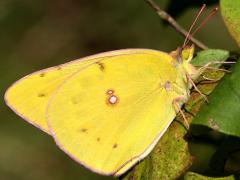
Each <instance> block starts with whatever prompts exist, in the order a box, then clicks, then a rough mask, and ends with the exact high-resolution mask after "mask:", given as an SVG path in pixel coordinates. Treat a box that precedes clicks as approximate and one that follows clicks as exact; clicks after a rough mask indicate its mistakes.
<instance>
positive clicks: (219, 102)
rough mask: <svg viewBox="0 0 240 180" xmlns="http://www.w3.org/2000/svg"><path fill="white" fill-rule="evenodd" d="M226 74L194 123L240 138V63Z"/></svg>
mask: <svg viewBox="0 0 240 180" xmlns="http://www.w3.org/2000/svg"><path fill="white" fill-rule="evenodd" d="M231 71H232V72H231V73H228V74H226V75H225V76H224V77H223V79H222V81H221V82H220V83H219V84H218V85H217V87H216V88H215V89H214V91H213V92H212V93H211V94H210V96H209V104H204V105H203V106H202V108H201V109H200V112H199V113H198V114H197V116H196V117H195V118H194V120H193V121H192V124H194V125H204V126H207V127H209V128H211V129H214V130H217V131H219V132H222V133H225V134H227V135H233V136H238V137H240V123H239V121H240V83H239V77H240V62H238V63H236V64H235V65H234V67H233V68H232V69H231Z"/></svg>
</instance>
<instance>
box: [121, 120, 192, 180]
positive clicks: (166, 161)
mask: <svg viewBox="0 0 240 180" xmlns="http://www.w3.org/2000/svg"><path fill="white" fill-rule="evenodd" d="M186 132H187V131H186V129H185V128H184V127H183V126H182V124H181V123H179V122H177V121H174V122H173V123H172V124H171V126H170V127H169V129H168V130H167V132H166V133H165V134H164V135H163V137H162V138H161V140H160V141H159V142H158V144H157V146H156V147H155V148H154V150H153V151H152V152H151V154H150V155H149V156H147V158H145V159H144V160H143V161H142V162H141V163H140V164H138V165H137V166H135V167H134V168H133V169H132V170H131V172H130V173H129V174H128V175H127V176H126V177H124V178H123V179H124V180H130V179H131V180H133V179H134V180H138V179H139V180H140V179H141V180H154V179H156V180H158V179H176V178H177V177H179V176H180V175H181V174H183V173H184V172H185V170H186V169H187V168H188V167H189V166H190V165H191V164H192V157H191V155H190V153H189V152H188V143H187V141H185V140H184V138H183V137H184V135H185V134H186Z"/></svg>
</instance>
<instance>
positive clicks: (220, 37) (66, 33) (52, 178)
mask: <svg viewBox="0 0 240 180" xmlns="http://www.w3.org/2000/svg"><path fill="white" fill-rule="evenodd" d="M156 2H158V3H159V4H160V5H161V7H162V8H163V9H169V11H170V12H171V13H172V14H173V15H174V16H175V17H176V20H177V21H178V22H179V23H180V24H181V25H182V26H183V27H185V28H188V27H189V26H190V25H191V23H192V21H193V16H194V14H195V13H196V12H197V11H198V9H199V7H200V5H201V4H202V3H203V2H205V1H202V2H201V1H198V2H197V4H195V3H193V0H192V1H186V2H187V3H186V2H185V1H184V2H183V1H169V0H161V1H160V0H158V1H156ZM199 2H201V3H199ZM208 2H209V3H210V5H209V6H208V8H207V12H209V10H210V9H211V8H213V7H215V5H216V3H217V1H214V0H212V1H208ZM179 3H180V4H179ZM196 37H197V38H198V39H199V40H201V41H202V42H204V43H205V44H206V45H207V46H208V47H210V48H221V49H227V50H236V49H237V46H236V45H235V43H234V42H233V40H232V39H231V37H230V36H229V34H228V32H227V30H226V28H225V27H224V24H223V21H222V19H221V16H220V13H218V14H217V15H216V16H214V17H213V18H212V19H211V20H210V21H209V22H208V23H207V24H206V25H205V26H204V28H202V29H201V30H200V32H199V33H198V34H197V35H196ZM183 41H184V38H183V37H182V36H181V35H179V33H177V32H176V31H175V30H174V29H172V28H171V27H170V26H168V25H167V24H164V23H162V21H161V20H160V19H159V17H158V16H157V15H156V13H155V12H154V11H153V10H152V9H151V8H150V7H149V6H148V4H146V3H145V2H144V0H138V1H129V0H121V1H119V0H117V1H110V0H101V1H87V0H52V1H47V0H34V1H32V0H21V1H20V0H1V1H0V77H1V83H0V95H1V101H0V117H1V121H0V179H4V180H9V179H10V180H12V179H18V180H21V179H24V180H32V179H34V180H40V179H41V180H42V179H44V180H62V179H69V180H75V179H91V180H92V179H93V180H94V179H112V178H109V177H103V176H98V175H95V174H94V173H91V172H90V171H88V170H85V169H84V168H82V167H81V166H80V165H79V164H77V163H75V162H74V161H73V160H71V159H70V158H69V157H68V156H66V155H65V154H64V153H63V152H62V151H60V150H59V149H58V148H57V147H56V145H55V143H54V141H53V140H52V138H51V137H50V136H48V135H46V134H45V133H43V132H42V131H40V130H38V129H36V128H35V127H33V126H31V125H30V124H28V123H26V122H25V121H23V120H22V119H21V118H20V117H18V116H17V115H15V114H14V113H13V112H12V111H11V110H10V109H9V108H7V106H6V105H5V104H4V101H3V94H4V92H5V90H6V88H7V87H8V86H10V85H11V83H13V82H14V81H16V80H17V79H19V78H21V77H23V76H24V75H26V74H29V73H31V72H34V71H36V70H39V69H42V68H46V67H49V66H52V65H58V64H61V63H64V62H67V61H70V60H73V59H77V58H80V57H84V56H87V55H91V54H95V53H99V52H103V51H110V50H115V49H124V48H151V49H157V50H161V51H171V50H174V49H176V48H177V47H178V46H180V45H181V44H182V43H183ZM209 148H210V149H211V146H210V147H209ZM197 149H199V147H198V145H197ZM202 153H203V154H204V152H202Z"/></svg>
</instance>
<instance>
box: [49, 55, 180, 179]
mask: <svg viewBox="0 0 240 180" xmlns="http://www.w3.org/2000/svg"><path fill="white" fill-rule="evenodd" d="M171 62H172V58H171V56H169V55H168V54H165V53H162V52H156V51H145V52H144V51H139V52H133V53H132V54H128V55H125V54H119V55H117V56H114V57H109V58H106V59H103V60H99V61H97V62H96V63H95V64H93V65H91V66H89V67H87V68H85V69H84V70H81V71H80V72H79V73H76V74H75V75H73V76H72V77H70V78H68V79H67V80H66V81H65V82H64V83H63V84H62V85H61V86H60V87H59V89H58V90H57V91H56V92H55V94H54V95H53V97H52V98H51V100H50V103H49V106H48V109H47V121H48V124H49V127H50V130H51V133H52V135H53V136H54V138H55V140H56V142H57V144H58V145H59V147H60V148H61V149H63V150H64V151H65V152H66V153H68V154H69V155H70V156H71V157H72V158H74V159H75V160H76V161H78V162H80V163H81V164H83V165H84V166H86V167H88V168H90V169H91V170H93V171H95V172H98V173H101V174H106V175H120V174H122V173H124V172H125V171H126V170H127V169H129V168H130V167H131V166H133V165H134V164H135V163H136V162H137V161H139V160H140V159H142V158H143V157H145V156H146V155H147V154H148V153H149V152H150V150H151V149H152V148H153V147H154V145H155V144H156V142H157V140H158V139H159V138H160V136H161V135H162V134H163V132H164V131H165V130H166V128H167V127H168V126H169V124H170V123H171V121H172V120H173V119H174V117H175V110H174V109H173V106H172V99H171V98H170V97H171V95H169V93H171V92H168V90H166V89H165V88H164V84H165V83H166V82H168V81H169V82H172V81H175V79H176V75H177V73H176V69H175V67H174V66H173V65H172V64H171Z"/></svg>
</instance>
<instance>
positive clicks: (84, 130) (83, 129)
mask: <svg viewBox="0 0 240 180" xmlns="http://www.w3.org/2000/svg"><path fill="white" fill-rule="evenodd" d="M80 131H81V132H87V131H88V129H87V128H81V129H80Z"/></svg>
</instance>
